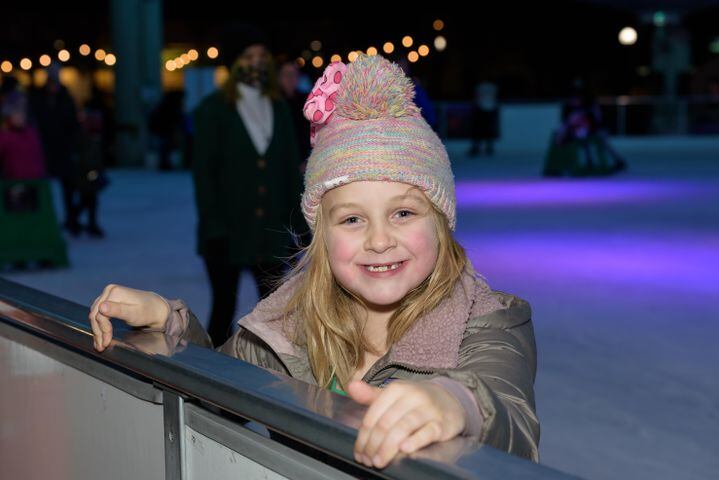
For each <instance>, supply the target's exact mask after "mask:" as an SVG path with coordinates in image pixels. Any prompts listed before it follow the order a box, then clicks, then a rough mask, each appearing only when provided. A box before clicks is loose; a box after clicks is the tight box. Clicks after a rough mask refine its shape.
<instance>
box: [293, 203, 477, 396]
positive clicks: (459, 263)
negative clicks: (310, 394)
mask: <svg viewBox="0 0 719 480" xmlns="http://www.w3.org/2000/svg"><path fill="white" fill-rule="evenodd" d="M425 198H426V197H425ZM427 203H428V204H430V205H431V212H430V213H431V215H432V217H433V219H434V224H435V229H436V233H437V238H438V256H437V263H436V266H435V268H434V270H433V271H432V273H431V274H430V275H429V276H428V277H427V278H426V279H424V280H423V281H422V283H420V284H419V285H418V286H417V287H415V288H414V289H413V290H411V291H410V292H409V293H408V294H407V295H406V296H405V297H404V298H403V299H402V301H401V303H400V306H399V307H398V308H397V310H396V311H395V312H394V313H393V314H392V316H391V317H390V319H389V322H388V327H387V329H388V330H387V341H386V345H385V346H386V348H389V347H391V346H392V345H393V344H394V343H396V342H397V341H398V340H399V339H400V338H402V335H404V334H405V332H407V330H409V328H410V327H411V326H412V325H414V323H415V322H416V321H417V319H418V318H420V317H421V316H422V315H424V314H426V313H428V312H429V311H431V310H432V309H434V308H435V307H437V306H438V305H439V304H440V303H441V302H442V300H443V299H444V298H447V297H449V296H451V294H452V291H453V288H454V285H455V283H456V282H457V281H458V280H459V279H460V277H461V275H462V272H463V271H464V269H465V268H469V269H470V272H474V270H473V269H472V266H471V262H469V260H468V259H467V255H466V252H465V250H464V248H462V246H461V245H459V243H457V241H456V240H455V239H454V237H453V236H452V231H451V230H450V228H449V223H448V221H447V217H446V216H445V215H444V214H443V213H442V211H441V210H439V209H438V208H437V207H436V206H435V205H434V204H433V203H431V202H430V201H429V200H427ZM316 221H317V223H316V228H315V232H314V236H313V238H312V241H311V242H310V244H309V245H308V246H307V247H305V248H304V249H302V251H300V252H298V253H297V254H296V255H295V257H297V258H298V260H297V262H296V264H295V265H294V267H293V268H292V269H291V270H290V271H289V272H288V274H287V275H286V276H285V278H284V281H287V280H288V279H289V278H292V277H294V276H295V275H301V276H302V277H301V279H300V281H299V282H298V287H297V288H296V290H295V291H294V293H293V295H292V298H291V299H290V301H289V302H288V304H287V305H286V307H285V308H284V312H283V313H284V318H285V319H286V320H287V319H288V318H289V317H290V315H294V316H295V318H298V319H299V322H300V323H299V324H297V325H289V324H288V323H287V322H285V333H286V334H287V335H288V337H289V338H291V339H292V340H293V341H294V342H295V343H296V344H297V345H304V346H306V348H307V354H308V356H309V363H310V367H311V368H312V373H313V374H314V377H315V379H316V380H317V383H318V384H319V385H320V386H322V387H324V388H327V387H328V386H329V384H330V383H331V381H332V377H333V376H335V377H336V378H337V382H338V384H339V385H340V387H341V388H343V389H344V388H346V386H347V384H348V383H349V381H350V379H351V377H352V375H353V374H354V372H355V370H357V368H359V367H360V365H361V364H362V361H363V358H364V353H365V352H371V353H373V354H375V355H378V354H380V353H381V352H377V351H376V350H375V348H374V347H373V346H372V345H371V344H370V343H369V342H368V341H367V340H366V339H365V337H364V335H363V332H362V331H363V326H364V322H365V319H366V310H365V309H364V307H363V302H362V300H361V299H360V298H358V297H357V296H356V295H354V294H352V293H351V292H349V291H348V290H346V289H345V288H343V287H342V286H341V285H340V284H339V283H338V282H337V281H336V280H335V278H334V275H333V274H332V270H331V269H330V262H329V256H328V253H327V247H326V243H325V234H326V225H325V223H326V222H325V221H324V220H323V218H322V208H318V209H317V218H316Z"/></svg>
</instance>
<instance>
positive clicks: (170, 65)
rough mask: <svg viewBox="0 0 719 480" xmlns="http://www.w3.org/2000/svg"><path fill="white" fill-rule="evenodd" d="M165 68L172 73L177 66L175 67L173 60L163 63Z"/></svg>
mask: <svg viewBox="0 0 719 480" xmlns="http://www.w3.org/2000/svg"><path fill="white" fill-rule="evenodd" d="M165 68H166V69H167V70H168V71H170V72H173V71H175V69H176V68H177V65H175V61H174V60H168V61H166V62H165Z"/></svg>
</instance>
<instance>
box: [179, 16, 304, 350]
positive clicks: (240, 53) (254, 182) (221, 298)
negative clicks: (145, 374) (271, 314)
mask: <svg viewBox="0 0 719 480" xmlns="http://www.w3.org/2000/svg"><path fill="white" fill-rule="evenodd" d="M223 36H224V41H223V42H222V43H223V46H222V48H221V50H220V51H221V52H222V57H223V60H224V62H225V63H226V64H227V66H228V67H229V73H230V74H229V78H228V79H227V81H226V82H225V84H224V85H223V86H222V88H221V89H220V90H218V91H216V92H215V93H213V94H211V95H209V96H208V97H207V98H205V99H204V100H203V101H202V102H201V103H200V105H199V106H198V107H197V109H196V110H195V112H194V128H195V139H194V153H193V176H194V181H195V198H196V202H197V208H198V215H199V225H198V229H197V234H198V245H197V249H198V253H199V254H200V255H201V256H202V257H203V259H204V262H205V266H206V269H207V274H208V276H209V279H210V285H211V288H212V309H211V314H210V323H209V326H208V333H209V334H210V336H211V337H212V340H213V342H216V343H217V344H218V345H220V344H222V343H224V342H225V340H226V339H227V338H228V337H229V336H230V335H231V333H232V332H231V331H230V325H231V323H232V320H233V318H234V313H235V307H236V301H237V289H238V284H239V278H240V273H241V271H242V270H243V269H250V271H251V272H252V274H253V276H254V278H255V281H256V283H257V287H258V290H259V295H260V298H264V297H265V296H267V295H268V294H269V293H270V292H271V291H272V289H273V284H274V281H275V280H276V279H277V278H278V277H279V276H280V275H281V274H282V271H283V268H284V263H283V258H286V257H287V256H288V255H290V254H291V253H292V252H293V245H294V241H295V238H294V236H293V235H292V234H291V233H290V232H289V231H288V227H291V226H292V227H294V228H293V230H294V231H296V232H303V231H305V230H306V229H307V227H306V226H304V220H303V219H302V214H301V212H300V211H299V210H298V207H297V199H298V198H299V196H300V194H301V191H302V177H301V174H300V168H299V164H300V157H299V152H298V147H297V141H296V137H295V130H294V127H293V121H292V114H291V112H290V109H289V107H288V105H287V103H286V102H285V101H284V100H282V99H281V97H280V93H279V86H278V85H277V76H276V72H275V71H274V70H273V62H272V57H271V54H270V50H269V46H268V41H267V39H266V37H265V36H264V34H263V33H262V32H260V31H259V30H257V29H255V28H253V27H250V26H247V25H235V26H232V27H230V28H227V29H226V31H225V32H224V35H223Z"/></svg>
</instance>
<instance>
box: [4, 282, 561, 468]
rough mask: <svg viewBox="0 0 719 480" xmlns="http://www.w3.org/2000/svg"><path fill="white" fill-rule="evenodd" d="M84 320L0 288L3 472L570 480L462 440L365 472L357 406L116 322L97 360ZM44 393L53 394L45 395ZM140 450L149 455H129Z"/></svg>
mask: <svg viewBox="0 0 719 480" xmlns="http://www.w3.org/2000/svg"><path fill="white" fill-rule="evenodd" d="M87 313H88V308H87V307H84V306H82V305H78V304H75V303H72V302H69V301H67V300H63V299H61V298H58V297H55V296H52V295H49V294H46V293H43V292H40V291H37V290H34V289H31V288H29V287H25V286H22V285H19V284H17V283H13V282H10V281H8V280H5V279H2V278H0V381H2V382H3V384H0V407H1V408H0V415H2V417H3V418H2V419H1V421H2V423H3V425H4V426H5V428H4V429H3V431H2V436H3V438H2V443H3V445H4V447H3V448H0V464H2V465H3V469H4V470H6V471H8V470H7V469H8V468H9V471H11V472H16V473H17V472H23V473H27V471H26V470H25V469H29V471H31V472H38V471H41V470H42V468H40V466H42V464H41V463H40V464H39V465H40V466H38V462H47V463H48V466H47V467H48V468H52V469H53V470H52V471H53V472H54V474H55V476H57V477H62V478H65V477H73V478H90V477H91V476H93V475H96V474H97V472H98V471H104V474H103V478H123V477H125V478H126V477H127V476H129V474H126V472H124V470H123V469H124V468H140V466H141V465H146V467H145V468H146V469H147V470H146V472H145V473H146V476H143V478H159V477H160V476H162V474H161V473H157V472H162V471H164V478H173V479H185V478H195V477H199V476H202V477H203V478H231V477H232V476H236V475H237V474H238V473H239V472H241V473H242V474H243V477H244V478H248V477H249V478H252V477H253V476H257V477H262V476H265V477H267V478H348V476H350V477H358V476H359V477H363V478H399V479H410V478H411V479H423V478H426V479H438V478H448V479H453V478H484V479H493V478H553V479H555V478H573V477H570V476H569V475H566V474H563V473H561V472H558V471H555V470H552V469H549V468H547V467H544V466H541V465H537V464H534V463H532V462H530V461H528V460H524V459H521V458H518V457H515V456H512V455H509V454H506V453H504V452H500V451H498V450H495V449H493V448H491V447H488V446H484V445H480V444H477V443H476V442H474V441H473V440H472V439H467V438H461V437H458V438H455V439H453V440H451V441H449V442H444V443H438V444H435V445H432V446H430V447H428V448H425V449H424V450H422V451H420V452H417V453H415V454H413V455H411V456H405V457H404V458H399V459H396V460H395V461H394V462H393V463H392V464H390V465H389V466H388V467H387V468H385V469H384V470H373V469H368V468H365V467H363V466H361V465H359V464H356V463H355V462H354V460H353V455H352V447H353V444H354V441H355V438H356V435H357V426H358V425H359V422H360V421H361V418H362V415H363V413H364V411H365V407H362V406H360V405H358V404H356V403H354V402H353V401H352V400H350V399H348V398H346V397H343V396H340V395H336V394H333V393H331V392H329V391H327V390H324V389H320V388H317V387H315V386H313V385H309V384H307V383H304V382H300V381H297V380H295V379H292V378H290V377H286V376H284V375H280V374H277V373H274V372H271V371H268V370H265V369H262V368H259V367H256V366H254V365H252V364H249V363H246V362H242V361H239V360H236V359H234V358H231V357H229V356H226V355H223V354H220V353H218V352H215V351H213V350H211V349H207V348H202V347H200V346H196V345H193V344H189V343H183V342H178V340H177V339H173V338H171V337H168V336H165V335H163V334H159V333H145V332H139V331H137V330H134V329H132V328H129V327H127V326H126V325H124V324H122V323H120V322H117V323H115V324H114V325H113V327H114V329H115V336H116V340H114V341H113V344H112V346H111V347H110V348H109V349H107V350H106V351H105V352H103V353H97V352H96V351H95V350H94V349H93V342H92V333H91V329H90V327H89V324H88V321H87ZM3 358H4V359H5V361H1V360H2V359H3ZM40 364H46V366H43V367H41V366H40ZM19 372H21V373H19ZM53 385H54V386H55V387H53ZM53 388H54V389H53ZM38 389H42V390H41V391H42V392H43V393H42V394H40V393H38ZM48 391H49V392H50V394H48ZM52 392H56V393H57V392H59V393H57V395H56V396H57V398H53V394H52ZM23 399H24V400H23ZM28 399H37V401H33V400H28ZM43 402H45V403H47V406H46V407H42V405H43V404H44V403H43ZM120 412H131V413H129V414H125V415H124V416H122V415H121V413H120ZM57 415H60V416H61V420H62V421H61V422H58V423H59V424H61V426H60V427H58V428H57V429H54V428H45V429H43V430H44V431H42V432H34V431H33V429H32V428H31V426H32V425H35V424H36V423H38V421H39V420H38V419H39V418H40V419H42V418H45V417H46V416H47V417H48V418H50V419H53V418H54V420H55V421H57V420H58V418H57ZM41 423H43V424H45V423H47V420H44V421H43V422H41ZM49 423H50V424H53V421H52V420H51V421H49ZM88 426H91V427H88ZM55 430H57V431H55ZM160 437H161V438H160ZM71 441H72V443H74V444H77V445H85V448H86V449H88V450H89V451H86V452H79V453H78V452H77V449H78V448H79V447H77V446H75V447H73V448H70V446H68V448H62V449H60V450H59V451H60V452H66V453H65V454H60V455H58V456H57V457H58V458H55V456H53V455H39V456H35V455H31V454H29V453H27V454H26V457H23V454H20V455H16V456H12V455H11V452H12V451H13V449H12V448H6V447H7V446H8V445H13V442H18V449H17V450H18V451H21V452H24V451H26V450H28V449H25V448H20V446H21V445H23V442H26V443H30V444H33V445H34V446H35V447H36V449H37V451H45V452H47V451H48V449H49V450H50V451H53V450H57V449H58V444H57V442H61V443H62V442H71ZM104 442H109V443H108V444H107V445H106V444H105V443H104ZM136 442H140V443H136ZM142 442H148V446H146V447H140V445H142ZM153 445H154V447H153ZM133 449H134V450H133ZM153 449H154V450H153ZM133 452H134V453H133ZM149 452H154V453H155V454H158V453H159V456H160V457H162V458H160V459H157V458H155V457H156V456H157V455H150V454H149ZM113 461H114V462H115V463H113ZM162 467H164V468H162ZM38 468H40V470H38ZM62 469H64V470H65V471H64V472H63V471H60V470H62ZM103 469H104V470H103ZM208 469H209V470H208ZM119 471H122V472H123V473H118V472H119ZM150 471H152V472H154V473H153V474H151V473H150ZM253 472H254V473H253ZM38 475H40V474H38ZM23 476H24V477H25V478H32V476H33V475H32V474H29V475H27V474H26V475H23ZM265 477H263V478H265Z"/></svg>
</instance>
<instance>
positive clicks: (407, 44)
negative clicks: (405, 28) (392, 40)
mask: <svg viewBox="0 0 719 480" xmlns="http://www.w3.org/2000/svg"><path fill="white" fill-rule="evenodd" d="M413 43H414V39H412V37H410V36H409V35H407V36H406V37H404V38H403V39H402V45H404V46H405V47H407V48H409V47H411V46H412V44H413Z"/></svg>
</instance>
